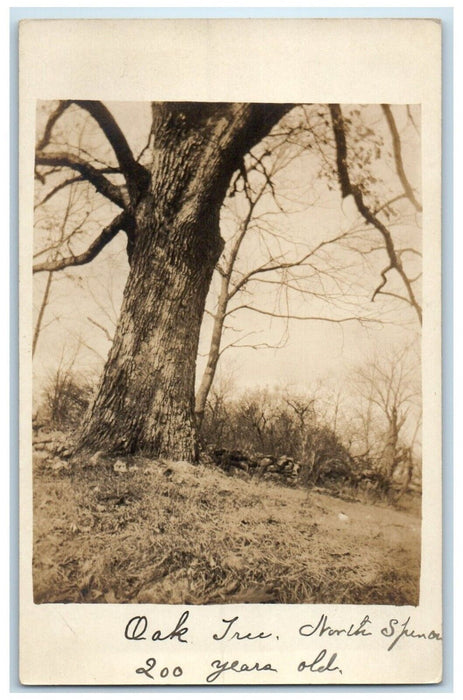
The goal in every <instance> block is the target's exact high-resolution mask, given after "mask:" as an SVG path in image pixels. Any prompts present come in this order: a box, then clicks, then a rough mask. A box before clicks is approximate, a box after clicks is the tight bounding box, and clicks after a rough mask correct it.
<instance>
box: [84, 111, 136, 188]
mask: <svg viewBox="0 0 463 700" xmlns="http://www.w3.org/2000/svg"><path fill="white" fill-rule="evenodd" d="M75 104H76V105H78V106H79V107H81V108H82V109H84V110H86V111H87V112H88V113H89V114H90V115H91V116H92V117H93V119H94V120H95V121H96V122H97V124H98V126H99V127H100V128H101V130H102V131H103V133H104V135H105V136H106V138H107V139H108V141H109V143H110V144H111V146H112V148H113V150H114V153H115V155H116V158H117V162H118V163H119V167H120V169H121V172H122V174H123V175H124V177H125V179H126V181H127V185H128V186H129V189H131V188H132V187H135V189H136V190H137V193H138V192H139V190H140V186H143V185H144V184H146V183H147V181H148V178H149V175H148V171H147V170H146V168H144V167H143V166H142V165H140V163H137V161H136V160H135V158H134V155H133V153H132V151H131V149H130V146H129V144H128V142H127V139H126V138H125V136H124V134H123V132H122V130H121V128H120V127H119V125H118V123H117V122H116V120H115V119H114V117H113V115H112V114H111V112H110V111H109V109H107V107H105V105H104V104H103V103H102V102H99V101H94V100H75Z"/></svg>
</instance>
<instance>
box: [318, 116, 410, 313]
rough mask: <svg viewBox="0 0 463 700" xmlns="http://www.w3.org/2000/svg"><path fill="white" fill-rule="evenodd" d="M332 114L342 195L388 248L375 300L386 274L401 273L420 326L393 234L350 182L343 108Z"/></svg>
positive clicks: (358, 189) (357, 188) (356, 187)
mask: <svg viewBox="0 0 463 700" xmlns="http://www.w3.org/2000/svg"><path fill="white" fill-rule="evenodd" d="M329 108H330V112H331V118H332V124H333V131H334V137H335V142H336V161H337V166H338V178H339V184H340V186H341V194H342V197H343V199H344V198H346V197H348V196H349V195H352V197H353V198H354V201H355V204H356V205H357V209H358V210H359V212H360V214H361V215H362V216H363V218H364V219H365V221H367V222H368V223H369V224H371V225H373V226H374V227H375V228H376V229H377V230H378V231H379V232H380V233H381V235H382V236H383V239H384V243H385V247H386V252H387V254H388V257H389V263H390V264H389V265H388V267H387V268H386V270H385V271H383V272H382V273H381V276H382V278H383V282H382V284H380V286H379V288H377V289H376V291H375V293H374V295H373V298H374V297H375V295H376V294H377V293H378V291H380V290H381V289H382V287H384V284H385V281H384V274H385V272H386V271H388V270H392V269H395V270H397V272H398V273H399V275H400V277H401V278H402V281H403V283H404V285H405V288H406V290H407V294H408V299H409V303H410V305H411V306H413V308H414V309H415V311H416V314H417V316H418V320H419V322H420V324H421V323H422V321H423V314H422V309H421V306H420V305H419V303H418V301H417V299H416V297H415V294H414V292H413V289H412V286H411V282H410V280H409V278H408V277H407V275H406V273H405V270H404V269H403V267H402V263H401V262H400V259H399V257H398V255H397V253H396V250H395V247H394V241H393V239H392V235H391V232H390V231H389V229H388V228H387V227H386V226H385V225H384V224H383V223H382V222H381V221H380V220H379V219H378V218H377V217H376V216H375V215H374V213H373V212H372V211H371V210H370V208H369V207H368V206H367V204H366V203H365V201H364V199H363V194H362V192H361V190H360V188H359V187H358V186H357V185H353V184H352V183H351V181H350V177H349V169H348V166H347V143H346V134H345V131H344V120H343V117H342V112H341V107H340V106H339V105H338V104H330V105H329Z"/></svg>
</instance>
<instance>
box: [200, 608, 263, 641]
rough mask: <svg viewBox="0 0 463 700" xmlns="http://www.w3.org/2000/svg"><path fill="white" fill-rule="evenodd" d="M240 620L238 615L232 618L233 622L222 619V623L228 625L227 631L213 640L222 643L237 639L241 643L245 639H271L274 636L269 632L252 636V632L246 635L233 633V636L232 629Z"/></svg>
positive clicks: (215, 635) (213, 636)
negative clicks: (225, 640)
mask: <svg viewBox="0 0 463 700" xmlns="http://www.w3.org/2000/svg"><path fill="white" fill-rule="evenodd" d="M238 620H239V617H238V615H236V616H235V617H232V618H231V620H223V619H222V622H223V623H225V625H226V627H225V630H224V631H223V632H222V634H221V635H218V634H213V635H212V639H215V641H216V642H221V641H222V640H224V639H227V640H229V639H237V640H238V641H240V642H241V641H242V640H243V639H268V638H269V637H272V636H273V635H272V633H271V632H268V633H267V634H266V633H265V632H258V633H257V634H251V632H246V633H245V634H242V633H240V632H237V631H233V634H232V633H231V629H232V627H233V625H234V624H235V622H238Z"/></svg>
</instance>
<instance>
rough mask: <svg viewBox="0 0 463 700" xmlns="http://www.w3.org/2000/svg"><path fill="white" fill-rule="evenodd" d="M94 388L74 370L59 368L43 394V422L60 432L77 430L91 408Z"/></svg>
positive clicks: (40, 412) (41, 413) (41, 409)
mask: <svg viewBox="0 0 463 700" xmlns="http://www.w3.org/2000/svg"><path fill="white" fill-rule="evenodd" d="M93 388H94V387H93V383H91V382H89V381H88V380H87V379H85V378H84V377H82V376H81V375H79V374H77V373H76V372H74V371H73V370H72V369H69V368H64V369H63V368H62V367H59V368H58V369H57V370H56V372H55V373H54V374H53V375H52V376H50V378H49V380H48V382H47V384H46V386H45V388H44V390H43V392H42V403H41V406H40V409H39V414H40V416H41V418H42V420H43V421H44V422H45V423H47V424H48V425H49V426H50V427H52V428H55V429H58V430H72V429H74V428H76V427H77V426H78V425H79V423H80V421H81V420H82V417H83V415H84V413H85V411H86V410H87V408H88V406H89V403H90V400H91V398H92V394H93Z"/></svg>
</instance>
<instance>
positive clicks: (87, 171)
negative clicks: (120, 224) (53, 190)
mask: <svg viewBox="0 0 463 700" xmlns="http://www.w3.org/2000/svg"><path fill="white" fill-rule="evenodd" d="M35 163H36V165H51V166H56V167H61V168H70V169H71V170H76V171H77V172H78V173H80V175H81V176H82V177H83V178H84V179H85V180H88V182H90V183H91V184H92V185H93V186H94V188H95V189H96V191H97V192H99V193H100V194H102V195H103V196H104V197H106V198H107V199H109V200H111V202H114V204H117V206H118V207H120V208H121V209H124V208H125V207H126V206H127V204H128V201H127V198H126V195H125V193H124V191H123V189H122V188H121V187H118V186H117V185H114V184H113V183H112V182H111V181H110V180H108V179H107V178H106V177H105V176H104V175H103V174H102V172H101V171H100V170H98V168H95V167H93V165H90V163H88V162H87V161H85V160H83V159H82V158H79V156H76V155H74V154H72V153H67V152H65V151H56V152H53V153H48V152H43V151H39V152H37V153H36V156H35Z"/></svg>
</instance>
